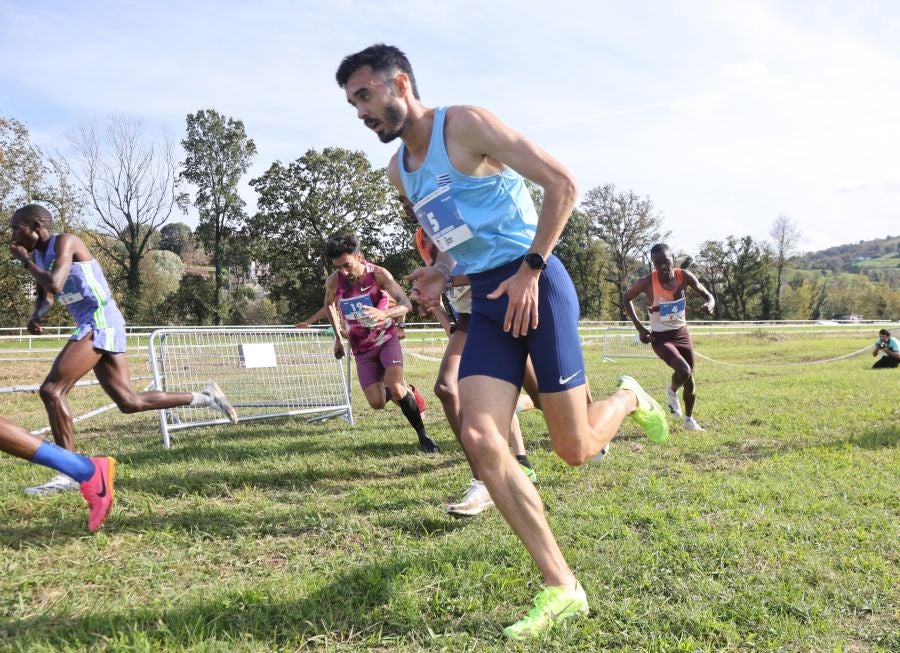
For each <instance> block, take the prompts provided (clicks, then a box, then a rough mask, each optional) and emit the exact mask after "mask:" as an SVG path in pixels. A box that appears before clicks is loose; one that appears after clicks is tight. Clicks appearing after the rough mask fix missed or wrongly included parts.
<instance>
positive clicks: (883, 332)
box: [878, 329, 891, 338]
mask: <svg viewBox="0 0 900 653" xmlns="http://www.w3.org/2000/svg"><path fill="white" fill-rule="evenodd" d="M878 335H880V336H887V337H888V338H890V337H891V332H890V331H888V330H887V329H882V330H881V331H879V332H878Z"/></svg>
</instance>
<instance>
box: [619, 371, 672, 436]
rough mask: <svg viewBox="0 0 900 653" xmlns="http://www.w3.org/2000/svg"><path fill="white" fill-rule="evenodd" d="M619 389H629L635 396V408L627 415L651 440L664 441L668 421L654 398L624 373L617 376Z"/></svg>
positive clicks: (667, 432) (666, 434)
mask: <svg viewBox="0 0 900 653" xmlns="http://www.w3.org/2000/svg"><path fill="white" fill-rule="evenodd" d="M619 389H620V390H629V391H630V392H633V393H634V394H635V396H636V397H637V402H638V407H637V410H636V411H634V412H633V413H631V415H630V416H629V417H631V419H633V420H634V421H635V422H637V423H638V424H640V426H641V428H642V429H644V433H646V434H647V437H648V438H650V441H651V442H655V443H656V444H662V443H663V442H665V441H666V440H667V439H668V437H669V423H668V422H667V421H666V414H665V413H664V412H663V409H662V408H661V407H660V405H659V404H658V403H656V400H655V399H654V398H653V397H651V396H650V395H648V394H647V391H646V390H644V389H643V388H642V387H641V384H640V383H638V382H637V381H635V380H634V379H633V378H631V377H630V376H626V375H625V374H623V375H622V376H620V377H619Z"/></svg>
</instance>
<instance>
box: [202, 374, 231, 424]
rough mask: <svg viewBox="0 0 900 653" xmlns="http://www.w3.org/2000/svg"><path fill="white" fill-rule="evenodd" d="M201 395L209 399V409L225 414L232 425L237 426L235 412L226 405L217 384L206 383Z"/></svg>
mask: <svg viewBox="0 0 900 653" xmlns="http://www.w3.org/2000/svg"><path fill="white" fill-rule="evenodd" d="M203 394H205V395H206V396H207V397H209V407H210V408H212V409H213V410H218V411H219V412H221V413H225V415H226V417H228V419H229V420H231V423H232V424H237V411H236V410H235V409H234V408H233V407H232V406H231V404H230V403H228V400H227V399H226V398H225V393H224V392H222V388H220V387H219V384H218V383H216V382H214V381H210V382H209V383H207V384H206V387H205V388H203Z"/></svg>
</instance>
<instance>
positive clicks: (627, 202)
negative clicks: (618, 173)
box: [580, 184, 669, 320]
mask: <svg viewBox="0 0 900 653" xmlns="http://www.w3.org/2000/svg"><path fill="white" fill-rule="evenodd" d="M580 208H581V210H582V211H583V212H584V213H585V214H586V215H587V218H588V220H590V223H591V228H592V230H593V233H594V235H595V236H596V237H597V238H599V239H600V240H601V241H603V242H604V243H605V244H606V249H607V251H608V253H609V256H610V258H611V260H610V266H609V278H610V281H611V282H612V283H613V285H614V286H615V299H614V304H615V306H616V307H617V312H618V319H620V320H625V319H626V315H625V309H624V306H623V304H622V295H623V294H624V292H625V290H626V289H627V288H628V286H629V285H630V284H631V282H632V280H633V277H634V275H635V274H636V272H637V269H638V268H639V267H640V265H641V262H642V261H646V260H648V257H649V255H650V248H651V247H652V246H653V245H654V244H656V243H658V242H660V241H662V240H664V239H665V238H667V237H668V235H669V232H664V231H662V216H661V215H660V214H659V213H657V211H656V209H655V208H654V207H653V202H652V201H651V200H650V198H649V197H648V198H642V197H639V196H638V195H635V194H634V192H632V191H630V190H629V191H623V192H619V191H617V190H616V187H615V186H614V185H613V184H606V185H604V186H597V187H595V188H592V189H591V190H589V191H588V192H587V193H586V194H585V197H584V200H583V201H582V202H581V206H580Z"/></svg>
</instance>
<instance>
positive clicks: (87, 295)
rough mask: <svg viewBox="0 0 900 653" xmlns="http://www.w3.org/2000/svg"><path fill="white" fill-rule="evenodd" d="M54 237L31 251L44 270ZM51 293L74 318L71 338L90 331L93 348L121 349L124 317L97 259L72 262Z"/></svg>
mask: <svg viewBox="0 0 900 653" xmlns="http://www.w3.org/2000/svg"><path fill="white" fill-rule="evenodd" d="M56 239H57V234H53V235H52V236H50V242H49V243H48V245H47V249H46V251H44V252H41V251H40V250H38V249H36V250H35V251H34V262H35V263H37V264H38V265H39V266H41V267H42V268H44V269H45V270H48V271H50V270H52V269H53V265H54V264H55V263H56ZM54 296H55V297H56V301H58V302H59V303H60V304H63V305H64V306H65V307H66V310H68V311H69V314H70V315H71V316H72V317H73V318H74V320H75V325H76V326H75V332H74V333H73V334H72V336H71V338H70V339H71V340H81V339H82V338H84V337H85V336H87V335H90V333H91V332H93V334H94V348H95V349H102V350H104V351H110V352H114V353H121V352H124V351H125V346H126V342H125V318H123V317H122V313H121V311H119V307H118V306H117V305H116V300H115V299H113V296H112V292H111V291H110V289H109V284H108V283H107V282H106V277H105V276H104V275H103V270H101V269H100V264H99V263H98V262H97V259H91V260H90V261H83V262H73V263H72V267H71V268H70V269H69V276H68V277H67V278H66V282H65V285H64V286H63V288H62V290H60V291H59V292H57V293H54Z"/></svg>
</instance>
